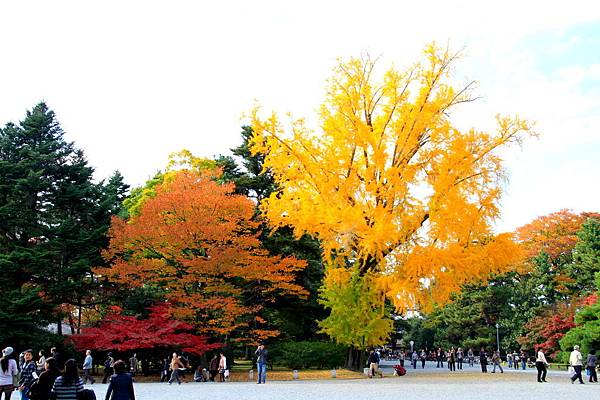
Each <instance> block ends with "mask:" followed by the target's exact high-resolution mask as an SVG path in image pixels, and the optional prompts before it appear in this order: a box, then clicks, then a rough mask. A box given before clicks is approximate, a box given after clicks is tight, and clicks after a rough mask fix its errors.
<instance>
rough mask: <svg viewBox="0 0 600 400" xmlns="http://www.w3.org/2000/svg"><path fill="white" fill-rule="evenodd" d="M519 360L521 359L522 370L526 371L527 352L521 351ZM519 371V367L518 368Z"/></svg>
mask: <svg viewBox="0 0 600 400" xmlns="http://www.w3.org/2000/svg"><path fill="white" fill-rule="evenodd" d="M519 358H520V359H521V369H522V370H523V371H525V368H526V367H527V353H526V352H525V350H521V354H519ZM517 369H518V367H517Z"/></svg>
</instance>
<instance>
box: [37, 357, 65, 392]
mask: <svg viewBox="0 0 600 400" xmlns="http://www.w3.org/2000/svg"><path fill="white" fill-rule="evenodd" d="M59 376H60V370H59V369H58V365H57V364H56V360H55V359H54V358H52V357H48V358H46V362H45V363H44V371H43V372H42V373H41V374H40V377H39V379H38V381H37V384H35V385H33V386H32V387H31V395H32V396H31V397H32V398H34V399H35V400H49V399H50V392H51V391H52V387H53V386H54V382H55V381H56V378H58V377H59Z"/></svg>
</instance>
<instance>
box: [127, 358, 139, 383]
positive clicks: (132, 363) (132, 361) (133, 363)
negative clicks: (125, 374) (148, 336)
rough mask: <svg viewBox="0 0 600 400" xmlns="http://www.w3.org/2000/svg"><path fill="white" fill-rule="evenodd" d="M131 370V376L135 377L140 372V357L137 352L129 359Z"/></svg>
mask: <svg viewBox="0 0 600 400" xmlns="http://www.w3.org/2000/svg"><path fill="white" fill-rule="evenodd" d="M129 371H130V373H131V376H132V377H133V378H135V374H137V372H138V359H137V354H136V353H133V355H132V356H131V358H130V359H129Z"/></svg>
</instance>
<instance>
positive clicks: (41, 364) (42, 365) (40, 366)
mask: <svg viewBox="0 0 600 400" xmlns="http://www.w3.org/2000/svg"><path fill="white" fill-rule="evenodd" d="M38 356H39V357H40V358H38V360H37V362H36V365H37V371H38V374H41V373H42V372H44V370H45V369H46V357H45V356H44V350H40V352H39V353H38Z"/></svg>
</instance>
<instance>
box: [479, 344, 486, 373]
mask: <svg viewBox="0 0 600 400" xmlns="http://www.w3.org/2000/svg"><path fill="white" fill-rule="evenodd" d="M479 363H480V364H481V372H482V373H484V374H485V373H487V354H486V353H485V348H483V347H482V348H481V350H480V351H479Z"/></svg>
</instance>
